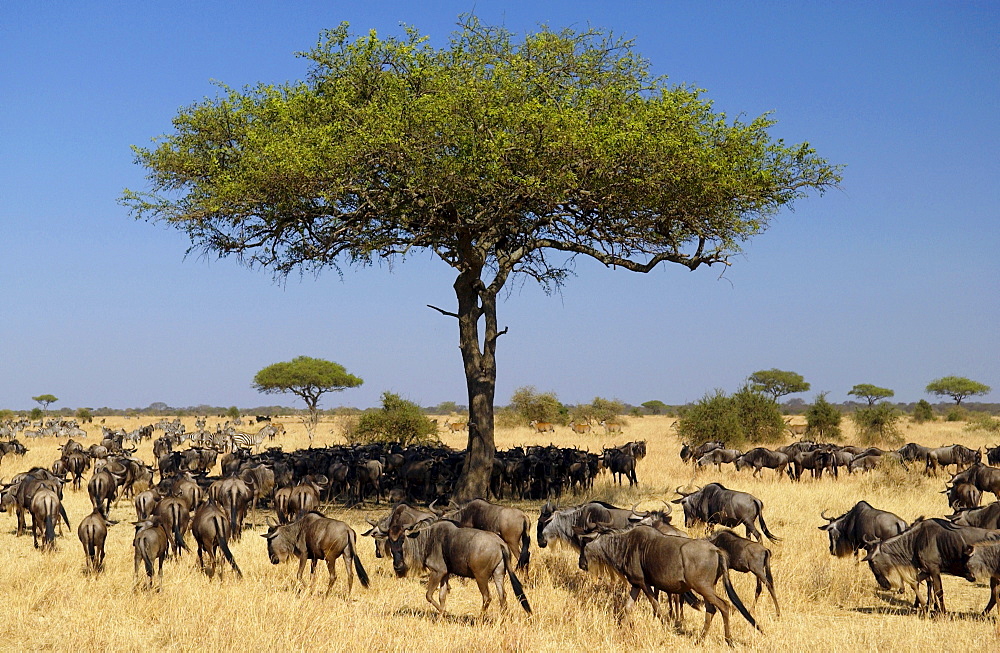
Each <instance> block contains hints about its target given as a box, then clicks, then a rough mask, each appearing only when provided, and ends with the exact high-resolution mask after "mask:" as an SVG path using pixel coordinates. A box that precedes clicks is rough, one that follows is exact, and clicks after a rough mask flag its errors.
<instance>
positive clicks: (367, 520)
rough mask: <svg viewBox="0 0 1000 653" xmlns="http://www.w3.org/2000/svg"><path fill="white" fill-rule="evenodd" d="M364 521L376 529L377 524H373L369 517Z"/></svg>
mask: <svg viewBox="0 0 1000 653" xmlns="http://www.w3.org/2000/svg"><path fill="white" fill-rule="evenodd" d="M365 521H366V522H368V523H369V524H370V525H372V526H374V527H376V528H378V522H373V521H372V520H371V518H370V517H365Z"/></svg>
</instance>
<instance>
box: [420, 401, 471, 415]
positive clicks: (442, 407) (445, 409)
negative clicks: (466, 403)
mask: <svg viewBox="0 0 1000 653" xmlns="http://www.w3.org/2000/svg"><path fill="white" fill-rule="evenodd" d="M428 412H430V413H431V414H432V415H452V414H465V415H468V413H469V411H468V410H467V409H465V408H463V407H461V406H459V405H458V403H457V402H454V401H442V402H441V403H440V404H438V405H437V406H434V407H433V408H431V409H430V410H429V411H428Z"/></svg>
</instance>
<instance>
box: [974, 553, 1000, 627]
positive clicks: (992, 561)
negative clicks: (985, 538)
mask: <svg viewBox="0 0 1000 653" xmlns="http://www.w3.org/2000/svg"><path fill="white" fill-rule="evenodd" d="M965 554H966V556H968V558H969V560H968V562H966V567H967V568H968V570H969V575H968V577H967V579H966V580H969V581H979V582H981V583H982V582H986V579H987V578H988V579H989V580H990V601H989V603H987V604H986V608H985V609H984V610H983V615H984V616H985V615H986V614H987V613H989V611H990V610H991V609H993V607H994V606H996V605H997V600H998V598H1000V543H996V542H980V543H978V544H973V545H971V546H968V547H966V548H965Z"/></svg>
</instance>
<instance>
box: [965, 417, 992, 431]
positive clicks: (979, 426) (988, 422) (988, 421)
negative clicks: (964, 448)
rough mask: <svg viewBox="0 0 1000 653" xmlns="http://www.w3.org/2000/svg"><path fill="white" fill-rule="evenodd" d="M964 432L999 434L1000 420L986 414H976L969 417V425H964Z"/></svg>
mask: <svg viewBox="0 0 1000 653" xmlns="http://www.w3.org/2000/svg"><path fill="white" fill-rule="evenodd" d="M965 430H966V431H985V432H987V433H992V434H997V433H1000V419H998V418H996V417H993V416H992V415H989V414H987V413H977V414H975V415H971V416H970V417H969V423H968V424H966V425H965Z"/></svg>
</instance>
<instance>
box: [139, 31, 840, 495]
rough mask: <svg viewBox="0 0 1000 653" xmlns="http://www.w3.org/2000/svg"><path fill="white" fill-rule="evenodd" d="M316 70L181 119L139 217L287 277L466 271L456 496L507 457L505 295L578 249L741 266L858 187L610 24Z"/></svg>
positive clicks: (418, 40) (454, 312) (395, 43)
mask: <svg viewBox="0 0 1000 653" xmlns="http://www.w3.org/2000/svg"><path fill="white" fill-rule="evenodd" d="M300 56H303V57H305V58H306V59H308V61H309V62H310V64H311V65H310V68H309V71H308V74H307V76H306V79H305V80H304V81H301V82H293V83H286V84H282V85H264V84H262V85H258V86H256V87H253V88H246V89H243V90H235V89H231V88H228V87H223V92H222V94H221V96H220V97H216V98H209V99H206V100H204V101H201V102H198V103H196V104H193V105H191V106H189V107H187V108H184V109H182V110H181V111H180V112H179V113H178V115H177V116H176V117H175V119H174V121H173V126H174V131H173V132H172V133H170V134H167V135H164V136H162V137H160V138H159V140H158V142H157V143H156V144H155V145H154V146H153V147H151V148H139V147H137V148H134V151H135V154H136V160H137V163H138V164H140V165H142V166H144V167H145V168H146V169H147V171H148V174H147V179H148V180H149V183H150V186H151V190H149V191H147V192H134V191H129V190H126V191H125V192H124V195H123V197H122V202H123V203H124V204H125V205H126V206H127V207H129V209H130V211H131V213H132V215H133V216H134V217H136V218H142V219H149V220H153V221H159V222H164V223H166V224H168V225H171V226H173V227H176V228H178V229H180V230H183V231H185V232H186V233H187V234H188V236H189V237H190V239H191V243H192V245H191V249H194V250H199V251H202V252H204V253H212V254H217V255H218V256H220V257H221V256H230V255H231V256H235V257H237V258H238V259H239V260H240V261H241V262H243V263H245V264H247V265H249V266H252V267H253V266H260V267H264V268H267V269H269V270H271V271H273V273H274V274H275V275H276V276H279V277H283V276H285V275H288V274H289V273H291V272H293V271H298V272H318V271H319V270H321V269H324V268H328V267H329V268H334V269H335V270H337V271H338V272H341V271H342V269H343V267H345V266H366V265H371V264H372V263H373V262H375V261H378V260H389V261H393V260H399V259H402V258H405V257H406V256H407V255H408V254H412V253H415V252H417V251H420V250H425V251H430V252H432V253H433V254H435V255H436V256H437V257H438V258H440V259H441V260H442V261H444V262H445V263H446V264H448V265H449V266H451V267H452V268H453V269H454V271H455V282H454V285H453V287H454V291H455V297H456V300H457V302H456V306H455V307H454V308H453V309H449V308H438V307H433V306H432V307H431V308H434V309H435V310H437V311H439V312H440V313H442V314H444V315H446V316H450V317H453V318H455V319H456V320H457V322H458V339H459V347H460V349H461V354H462V360H463V363H464V369H465V377H466V385H467V388H468V396H469V402H468V403H469V442H468V449H467V455H466V457H465V464H464V467H463V470H462V473H461V476H460V478H459V480H458V483H457V487H456V494H455V498H456V500H463V499H469V498H472V497H477V496H486V493H487V490H488V486H489V479H490V472H491V470H492V461H493V455H494V443H493V428H494V426H493V415H494V394H495V386H496V375H497V370H496V356H495V354H496V346H497V340H498V338H499V337H500V336H501V335H503V334H504V333H506V331H507V329H506V328H504V329H500V327H499V325H498V320H497V297H498V294H499V293H500V292H501V291H502V290H503V288H504V287H505V285H506V284H507V282H508V281H509V280H511V279H512V278H514V277H517V276H519V275H522V276H526V277H528V278H532V279H535V280H536V281H537V282H539V283H540V284H542V286H543V287H544V288H545V289H546V290H547V291H549V292H551V291H553V290H556V289H558V288H559V286H560V285H561V284H562V283H563V281H564V280H565V279H566V278H567V276H568V274H569V273H570V271H571V269H572V266H573V264H574V259H575V258H576V257H578V256H584V257H589V258H592V259H594V260H596V261H598V262H600V263H603V264H604V265H606V266H608V267H611V268H623V269H626V270H631V271H634V272H649V271H651V270H653V269H654V268H656V267H657V266H658V265H659V264H661V263H675V264H678V265H682V266H684V267H686V268H689V269H691V270H694V269H696V268H699V267H701V266H703V265H714V264H725V265H728V264H729V260H730V258H731V257H732V256H733V255H735V254H737V253H738V252H740V251H741V246H742V244H743V243H744V242H745V241H747V240H748V239H750V238H752V237H753V236H756V235H758V234H760V233H761V232H763V231H764V230H765V229H766V228H767V226H768V224H769V222H770V220H771V219H772V218H773V217H774V216H775V215H776V214H777V212H778V211H779V210H780V209H781V208H782V207H785V206H786V205H789V204H790V203H792V202H793V201H794V200H796V199H799V198H801V197H804V196H805V195H806V194H807V193H808V192H809V191H810V190H815V191H820V192H822V191H824V190H825V189H827V188H829V187H831V186H835V185H836V184H837V183H838V182H839V181H840V172H839V168H838V167H836V166H832V165H830V164H829V163H827V161H825V160H824V159H822V158H820V157H819V156H817V154H816V153H815V151H814V150H813V149H812V148H811V147H810V146H809V145H808V144H800V145H791V146H790V145H786V144H785V143H784V142H783V141H781V140H775V139H772V138H771V137H770V135H769V134H768V129H769V128H770V127H771V126H772V125H773V124H774V121H773V120H772V119H771V118H770V117H769V116H767V115H764V116H761V117H759V118H756V119H753V120H751V121H749V122H744V121H741V120H738V119H737V120H732V121H730V120H729V119H728V118H727V117H726V116H725V115H723V114H719V113H715V112H713V111H712V106H711V102H710V101H708V100H706V99H704V98H703V97H702V92H701V91H700V90H698V89H695V88H692V87H690V86H684V85H679V86H670V85H668V84H667V82H666V80H665V78H662V77H657V76H654V75H653V74H652V73H651V72H650V69H649V64H648V62H647V61H646V60H644V59H643V58H642V57H641V56H639V55H638V54H637V53H636V52H635V51H634V50H633V44H632V42H631V41H628V40H623V39H619V38H616V37H614V36H612V35H611V34H609V33H605V32H602V31H600V30H596V29H590V30H586V31H579V32H578V31H573V30H561V31H554V30H551V29H548V28H545V27H543V28H541V29H540V30H539V31H538V32H536V33H532V34H527V35H524V36H523V37H520V38H518V37H516V36H515V35H514V34H513V33H511V32H509V31H508V30H506V29H504V28H502V27H492V26H486V25H482V24H480V23H479V21H478V20H477V19H476V18H475V17H472V16H465V17H463V18H462V19H461V20H460V23H459V26H458V30H457V31H456V32H455V33H454V34H453V35H452V37H451V38H450V40H449V42H448V43H447V44H446V45H444V46H443V47H441V48H434V47H432V46H431V45H430V44H429V43H428V41H427V39H426V38H425V37H423V36H421V35H420V34H419V33H418V32H417V31H416V30H415V29H412V28H409V29H407V30H406V34H405V36H403V37H401V38H393V37H390V38H381V37H379V36H378V35H376V34H375V33H374V32H371V33H369V34H368V35H364V36H360V37H354V36H352V35H351V34H350V32H349V30H348V27H347V25H346V24H342V25H341V26H340V27H338V28H337V29H333V30H329V31H325V32H323V33H322V34H321V36H320V39H319V42H318V43H317V45H316V46H315V47H314V48H313V49H312V50H310V51H308V52H305V53H301V54H300Z"/></svg>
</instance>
